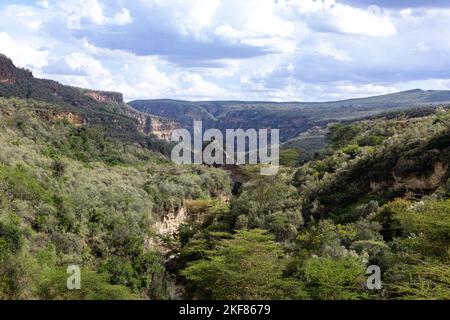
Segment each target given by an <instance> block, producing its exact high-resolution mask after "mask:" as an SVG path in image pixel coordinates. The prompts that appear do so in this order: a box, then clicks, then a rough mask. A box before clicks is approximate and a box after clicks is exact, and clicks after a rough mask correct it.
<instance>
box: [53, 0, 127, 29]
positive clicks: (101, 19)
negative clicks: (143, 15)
mask: <svg viewBox="0 0 450 320" xmlns="http://www.w3.org/2000/svg"><path fill="white" fill-rule="evenodd" d="M55 5H56V6H57V7H58V8H59V9H60V10H62V12H64V14H65V15H66V16H67V27H68V28H69V29H80V28H82V26H83V23H82V22H83V21H84V20H88V21H90V22H91V23H93V24H96V25H118V26H122V25H126V24H129V23H131V22H132V21H133V19H132V17H131V14H130V11H129V10H128V9H126V8H123V7H122V8H121V9H120V11H119V12H116V13H115V14H114V15H112V16H110V17H108V16H106V15H105V14H104V9H103V6H102V4H101V3H100V2H99V1H98V0H78V1H72V0H61V1H56V3H55Z"/></svg>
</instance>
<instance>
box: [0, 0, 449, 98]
mask: <svg viewBox="0 0 450 320" xmlns="http://www.w3.org/2000/svg"><path fill="white" fill-rule="evenodd" d="M449 39H450V4H449V1H447V0H435V1H433V0H424V1H420V0H399V1H392V0H359V1H357V0H245V1H243V0H127V1H124V0H108V1H106V0H41V1H37V0H36V1H33V0H22V1H21V0H18V1H12V0H6V1H5V0H3V1H2V2H1V3H0V53H4V54H6V55H8V56H9V57H11V58H12V59H13V60H14V62H15V63H16V65H18V66H21V67H26V68H29V69H31V70H32V71H33V72H34V74H35V75H36V76H38V77H42V78H50V79H54V80H57V81H60V82H62V83H64V84H70V85H75V86H82V87H88V88H94V89H100V90H114V91H120V92H123V93H124V95H125V97H126V99H127V100H133V99H144V98H175V99H189V100H214V99H215V100H219V99H226V100H229V99H242V100H272V101H293V100H298V101H324V100H336V99H344V98H352V97H363V96H370V95H376V94H385V93H390V92H395V91H400V90H407V89H413V88H422V89H450V59H449V58H448V57H450V41H449Z"/></svg>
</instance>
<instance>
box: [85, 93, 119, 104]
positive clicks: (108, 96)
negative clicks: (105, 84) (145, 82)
mask: <svg viewBox="0 0 450 320" xmlns="http://www.w3.org/2000/svg"><path fill="white" fill-rule="evenodd" d="M83 92H84V94H85V95H87V96H88V97H91V98H92V99H94V100H96V101H98V102H102V103H117V104H120V103H123V95H122V94H121V93H119V92H111V91H95V90H83Z"/></svg>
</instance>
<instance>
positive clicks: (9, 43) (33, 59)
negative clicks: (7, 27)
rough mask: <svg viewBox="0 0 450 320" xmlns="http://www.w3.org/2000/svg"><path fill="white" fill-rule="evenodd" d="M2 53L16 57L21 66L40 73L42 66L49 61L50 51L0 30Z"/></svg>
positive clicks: (15, 59)
mask: <svg viewBox="0 0 450 320" xmlns="http://www.w3.org/2000/svg"><path fill="white" fill-rule="evenodd" d="M0 53H3V54H5V55H6V56H8V57H11V58H13V59H14V63H15V64H16V65H17V66H19V67H24V68H28V69H31V70H32V71H33V72H37V73H39V70H40V68H42V67H44V66H46V65H47V63H48V56H49V52H48V51H47V50H43V49H40V48H39V47H37V46H35V45H33V44H32V43H24V42H23V41H16V40H14V39H13V38H12V37H10V36H9V34H8V33H6V32H0Z"/></svg>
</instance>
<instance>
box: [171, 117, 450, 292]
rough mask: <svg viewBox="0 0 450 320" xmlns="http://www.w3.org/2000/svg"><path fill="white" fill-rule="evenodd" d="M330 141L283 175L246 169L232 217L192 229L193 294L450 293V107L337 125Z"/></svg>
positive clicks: (183, 266) (185, 275)
mask: <svg viewBox="0 0 450 320" xmlns="http://www.w3.org/2000/svg"><path fill="white" fill-rule="evenodd" d="M326 141H327V147H326V148H325V150H323V152H322V155H321V157H320V158H319V159H317V160H314V161H309V162H307V163H305V164H303V165H300V166H299V165H296V162H295V161H294V162H292V165H290V166H285V167H283V168H282V170H280V173H279V174H278V175H277V176H276V177H264V176H260V175H258V171H257V169H256V170H255V168H252V167H244V168H241V173H240V174H241V176H242V180H243V184H242V186H241V187H240V188H239V192H238V194H237V195H236V196H235V197H234V198H233V201H232V203H231V210H230V213H229V215H228V218H222V219H217V218H216V219H215V220H210V223H209V224H208V225H203V226H202V227H201V228H198V227H195V226H192V227H191V228H192V229H191V230H190V232H189V233H188V232H187V233H186V236H189V241H186V240H184V242H183V244H184V245H183V247H182V249H181V255H180V258H179V259H178V268H179V269H178V272H179V273H180V274H181V275H182V281H183V283H184V285H185V286H186V288H187V294H188V297H192V298H196V299H251V298H257V299H319V300H322V299H323V300H355V299H360V300H367V299H369V300H371V299H408V300H409V299H426V300H434V299H449V298H450V268H449V263H448V262H449V259H450V255H449V254H450V248H449V244H450V202H449V199H450V169H449V165H450V158H449V156H450V112H449V111H448V110H445V109H443V108H442V109H437V110H435V111H434V112H433V114H430V115H426V116H405V115H397V116H395V115H389V117H378V118H377V119H371V120H364V121H359V122H353V123H351V124H335V125H333V126H332V127H330V129H329V131H328V133H327V134H326ZM242 266H245V268H243V267H242ZM368 266H375V267H377V268H379V270H380V272H381V281H382V285H381V286H380V287H379V288H378V289H377V290H368V289H367V287H366V285H365V284H366V281H367V277H368V276H367V275H366V273H367V267H368ZM244 270H245V271H244ZM268 279H270V280H268ZM243 283H244V284H247V283H253V284H254V285H253V286H251V287H250V286H247V285H242V284H243Z"/></svg>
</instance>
